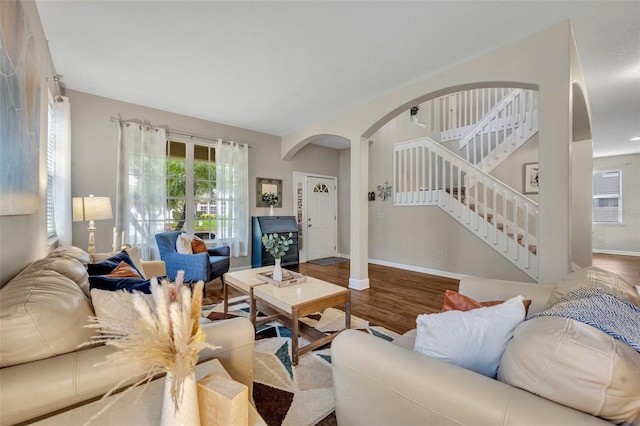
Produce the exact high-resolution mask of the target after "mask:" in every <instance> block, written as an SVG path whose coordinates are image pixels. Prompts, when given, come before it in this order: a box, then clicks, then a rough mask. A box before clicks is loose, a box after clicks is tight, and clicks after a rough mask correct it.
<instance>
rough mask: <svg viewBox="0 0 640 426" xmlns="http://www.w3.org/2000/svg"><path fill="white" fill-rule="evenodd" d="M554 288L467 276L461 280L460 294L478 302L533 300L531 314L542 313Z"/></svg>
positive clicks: (544, 285)
mask: <svg viewBox="0 0 640 426" xmlns="http://www.w3.org/2000/svg"><path fill="white" fill-rule="evenodd" d="M553 288H554V286H553V285H551V284H539V283H525V282H521V281H504V280H494V279H490V278H480V277H471V276H465V277H462V278H461V279H460V287H459V289H458V292H459V293H462V294H464V295H466V296H469V297H471V298H473V299H475V300H477V301H480V302H485V301H488V300H507V299H510V298H512V297H515V296H518V295H522V296H523V297H524V298H525V299H530V300H531V306H530V307H529V313H530V314H532V313H536V312H540V311H542V310H543V309H544V306H545V305H546V303H547V300H549V296H551V293H552V292H553Z"/></svg>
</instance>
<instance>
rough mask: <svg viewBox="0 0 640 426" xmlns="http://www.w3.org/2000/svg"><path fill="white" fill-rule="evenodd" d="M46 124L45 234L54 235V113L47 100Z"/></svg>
mask: <svg viewBox="0 0 640 426" xmlns="http://www.w3.org/2000/svg"><path fill="white" fill-rule="evenodd" d="M48 110H49V114H48V123H47V124H48V125H47V236H48V237H49V238H52V237H56V214H55V204H56V203H55V201H56V199H55V196H56V192H55V172H56V154H55V153H56V113H55V108H54V105H53V102H49V108H48Z"/></svg>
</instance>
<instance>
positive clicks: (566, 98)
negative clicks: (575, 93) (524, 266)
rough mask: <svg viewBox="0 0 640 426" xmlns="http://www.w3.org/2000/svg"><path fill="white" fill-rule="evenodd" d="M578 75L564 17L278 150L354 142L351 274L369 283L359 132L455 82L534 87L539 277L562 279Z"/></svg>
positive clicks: (567, 261)
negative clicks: (318, 141)
mask: <svg viewBox="0 0 640 426" xmlns="http://www.w3.org/2000/svg"><path fill="white" fill-rule="evenodd" d="M574 81H575V82H577V83H579V84H580V85H581V86H582V87H585V85H584V79H583V77H582V73H581V70H580V62H579V60H578V57H577V54H576V52H575V40H574V38H573V32H572V29H571V24H570V22H569V21H565V22H562V23H560V24H558V25H555V26H553V27H550V28H547V29H545V30H543V31H540V32H538V33H536V34H533V35H531V36H529V37H527V38H524V39H522V40H519V41H516V42H514V43H512V44H509V45H506V46H504V47H502V48H499V49H496V50H494V51H491V52H489V53H487V54H484V55H482V56H479V57H477V58H475V59H472V60H470V61H467V62H464V63H461V64H459V65H457V66H455V67H452V68H450V69H447V70H445V71H442V72H437V73H432V74H430V75H427V76H425V78H424V79H421V80H419V81H416V82H414V83H412V84H410V85H407V86H405V87H402V88H399V89H397V90H394V91H392V92H389V93H388V94H386V95H384V96H381V97H378V98H376V99H373V100H372V101H370V102H368V103H365V104H362V105H359V106H357V107H355V108H353V109H351V110H349V111H344V112H342V113H340V114H339V115H336V116H334V117H332V118H329V119H326V120H323V121H320V122H318V123H314V124H313V125H311V126H308V127H306V128H305V129H302V130H300V131H298V132H295V133H292V134H290V135H286V136H284V137H283V138H282V146H281V155H282V157H283V158H289V157H291V156H292V155H293V154H294V153H295V152H297V150H299V149H300V148H301V147H302V146H304V145H305V144H306V143H308V142H309V140H311V139H312V138H313V137H315V136H317V135H325V134H331V135H340V136H343V137H345V138H347V139H349V140H350V141H351V150H352V151H351V165H352V168H351V186H352V191H357V192H358V193H360V192H362V194H363V197H360V195H359V194H358V196H357V197H355V198H352V205H351V222H352V223H357V224H358V226H357V227H356V226H352V227H351V259H352V261H351V279H353V280H354V281H356V280H357V281H360V282H365V281H367V273H366V259H367V258H368V253H367V247H368V244H367V238H368V235H367V229H368V227H367V226H366V225H367V221H368V209H367V206H366V203H368V202H367V201H366V198H364V193H365V191H366V189H367V188H368V187H369V183H368V181H367V178H366V176H367V175H368V173H366V169H367V167H368V164H369V162H368V161H364V160H365V159H366V158H367V157H368V155H367V154H368V152H367V151H364V150H362V143H361V138H369V137H371V135H372V134H374V133H375V132H376V131H377V130H379V129H380V128H381V127H382V126H383V125H384V124H385V123H387V122H388V121H389V120H390V119H392V118H394V117H396V116H397V115H398V114H400V113H401V112H403V111H406V110H408V109H409V108H410V107H411V106H413V105H415V104H416V103H421V102H424V101H426V100H428V99H431V98H434V97H438V96H441V95H442V94H444V93H447V92H450V91H451V89H452V88H455V89H456V90H458V89H466V88H474V87H477V86H478V85H486V84H489V83H490V84H495V85H500V84H504V85H508V86H511V87H513V85H516V84H517V85H519V86H521V87H527V88H537V89H538V90H539V108H540V117H539V129H540V130H539V163H540V173H541V180H540V194H539V218H540V219H539V232H538V241H537V245H538V250H539V251H538V253H539V255H538V260H539V280H540V281H545V282H552V281H555V280H557V279H560V278H563V277H565V276H566V275H567V273H568V272H569V271H570V269H571V241H572V237H571V223H570V222H571V219H570V217H571V211H570V209H571V206H570V201H569V200H570V199H571V188H570V172H569V170H570V165H571V153H570V147H569V144H570V141H571V140H572V134H571V130H572V129H571V127H572V126H571V124H572V123H571V120H572V115H571V113H572V112H571V108H570V99H571V97H570V95H571V93H570V87H571V83H572V82H574ZM476 82H484V83H476ZM356 157H357V158H356ZM354 166H355V168H354ZM361 169H364V170H365V172H362V171H361Z"/></svg>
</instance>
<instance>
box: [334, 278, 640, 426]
mask: <svg viewBox="0 0 640 426" xmlns="http://www.w3.org/2000/svg"><path fill="white" fill-rule="evenodd" d="M594 274H595V275H596V279H595V280H594V279H590V278H589V277H588V276H591V277H592V278H593V276H594ZM608 275H609V276H608ZM612 275H613V274H607V273H605V272H604V271H602V270H597V268H587V269H585V270H581V271H577V272H576V273H573V274H571V275H570V276H569V277H567V279H566V280H564V281H563V282H560V283H558V285H557V286H555V285H544V284H528V283H520V282H510V281H499V280H491V279H483V278H474V277H464V278H463V279H462V280H461V281H460V288H459V292H460V293H462V294H465V295H467V296H469V297H471V298H473V299H475V300H477V301H489V300H506V299H509V298H511V297H515V296H517V295H519V294H521V295H523V296H524V297H525V299H531V300H532V304H531V306H530V308H529V313H535V312H539V311H541V310H543V309H544V308H545V305H546V304H547V302H548V300H549V299H550V296H551V295H552V294H556V293H557V292H558V288H562V286H563V285H565V286H570V287H571V286H574V287H575V286H576V285H580V283H582V282H584V284H585V285H589V281H590V282H591V284H593V281H598V283H597V284H598V285H602V282H604V283H605V285H608V284H606V283H607V282H608V281H613V282H615V283H614V285H615V286H621V287H620V288H619V289H620V292H621V293H625V294H626V295H628V296H629V299H630V300H633V301H635V303H639V302H640V298H639V297H638V295H637V294H635V298H634V292H635V289H633V286H631V285H630V284H628V283H627V284H624V283H622V282H620V281H619V280H618V278H619V277H617V278H615V277H612ZM601 281H602V282H601ZM638 306H640V304H639V305H638ZM523 326H524V327H523ZM638 326H639V327H640V324H639V325H638ZM415 337H416V330H411V331H409V332H408V333H406V334H405V335H403V336H401V337H400V338H399V339H397V340H395V341H394V342H387V341H385V340H382V339H380V338H377V337H374V336H371V335H369V334H366V333H362V332H360V331H355V330H348V331H345V332H343V333H341V334H340V335H339V336H338V337H336V339H335V340H334V341H333V344H332V362H333V380H334V389H335V401H336V416H337V420H338V424H339V425H340V426H349V425H367V426H375V425H403V426H406V425H423V426H424V425H541V426H548V425H605V424H609V425H610V424H611V423H612V422H613V423H617V424H626V425H634V426H638V425H640V353H639V352H636V351H635V350H634V349H632V348H631V347H630V346H628V345H625V344H624V343H622V342H620V341H617V340H615V339H613V338H612V337H611V336H609V335H608V334H606V333H604V332H602V331H600V330H598V329H596V328H593V327H591V326H588V325H586V324H582V323H578V322H576V321H573V320H570V319H565V318H551V317H541V318H534V319H533V320H528V321H525V322H523V323H521V324H520V325H519V326H518V327H517V328H516V329H515V332H514V338H513V339H512V340H511V342H510V343H509V346H508V347H507V350H506V351H505V355H503V357H502V361H501V364H500V370H499V372H498V380H495V379H492V378H489V377H485V376H483V375H480V374H477V373H475V372H473V371H469V370H466V369H464V368H461V367H458V366H456V365H453V364H449V363H446V362H444V361H441V360H437V359H434V358H430V357H428V356H425V355H422V354H421V353H418V352H414V351H413V348H414V341H415ZM518 354H520V355H522V356H520V357H519V358H518V356H519V355H518ZM507 365H508V366H509V368H507V367H506V366H507ZM538 365H541V366H542V367H540V370H541V371H539V374H538V373H536V370H535V369H536V368H537V366H538ZM503 367H504V368H503ZM503 370H504V371H503ZM518 376H520V377H518ZM509 383H511V384H509ZM514 383H515V384H518V386H517V387H516V386H515V385H514ZM525 389H526V390H525ZM554 400H555V401H554ZM559 400H560V402H556V401H559ZM571 407H579V408H580V410H578V409H576V408H571ZM598 416H600V417H598ZM601 417H604V418H608V419H609V420H610V421H607V420H604V419H603V418H601Z"/></svg>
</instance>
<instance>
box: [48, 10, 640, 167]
mask: <svg viewBox="0 0 640 426" xmlns="http://www.w3.org/2000/svg"><path fill="white" fill-rule="evenodd" d="M36 3H37V6H38V9H39V12H40V16H41V19H42V24H43V27H44V31H45V34H46V37H47V39H48V40H49V45H50V49H51V53H52V56H53V60H54V64H55V67H56V70H57V72H58V74H60V75H61V81H62V83H63V85H64V86H66V87H67V88H70V89H73V90H78V91H82V92H87V93H92V94H95V95H99V96H104V97H108V98H112V99H118V100H122V101H126V102H131V103H135V104H140V105H145V106H148V107H153V108H158V109H161V110H165V111H171V112H175V113H179V114H185V115H188V116H192V117H197V118H201V119H205V120H210V121H215V122H220V123H225V124H230V125H234V126H239V127H243V128H247V129H253V130H257V131H262V132H266V133H270V134H274V135H286V134H289V133H291V132H294V131H297V130H299V129H301V128H304V127H305V126H307V125H309V124H311V123H314V122H316V121H319V120H322V119H325V118H328V117H331V116H334V115H336V114H339V113H340V112H342V111H345V110H348V109H350V108H352V107H354V106H356V105H359V104H362V103H364V102H366V101H368V100H371V99H373V98H376V97H378V96H380V95H382V94H384V93H387V92H389V91H392V90H394V89H396V88H398V87H402V86H404V85H406V84H408V83H410V82H413V81H416V80H418V79H421V78H423V77H425V76H427V75H429V74H432V73H434V72H436V71H440V70H445V69H447V68H449V67H451V66H452V65H455V64H458V63H461V62H463V61H465V60H467V59H469V58H472V57H476V56H479V55H482V54H483V53H485V52H488V51H491V50H493V49H495V48H497V47H500V46H502V45H505V44H509V43H511V42H513V41H516V40H518V39H520V38H523V37H526V36H528V35H530V34H533V33H535V32H537V31H540V30H542V29H545V28H547V27H550V26H552V25H555V24H557V23H559V22H561V21H564V20H567V19H571V21H572V24H573V28H574V33H575V38H576V43H577V46H578V52H579V54H580V58H581V60H582V64H583V68H584V74H585V78H586V82H587V93H588V96H589V98H590V102H591V110H592V115H593V137H594V155H595V156H604V155H617V154H625V153H631V152H640V141H630V140H629V139H630V138H632V137H638V136H640V27H639V24H640V2H638V1H627V2H613V1H566V2H564V1H549V2H546V1H471V2H465V1H375V2H363V1H316V2H310V1H289V2H276V1H258V2H245V1H235V2H217V1H177V0H174V1H150V0H146V1H94V0H85V1H60V0H36ZM336 142H340V141H331V140H325V141H323V143H324V144H325V145H326V144H329V146H332V145H333V146H334V147H336V148H339V147H340V146H343V145H340V144H339V143H338V144H337V145H336Z"/></svg>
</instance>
